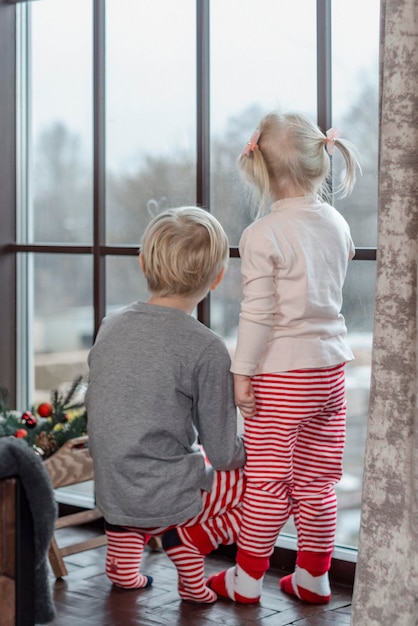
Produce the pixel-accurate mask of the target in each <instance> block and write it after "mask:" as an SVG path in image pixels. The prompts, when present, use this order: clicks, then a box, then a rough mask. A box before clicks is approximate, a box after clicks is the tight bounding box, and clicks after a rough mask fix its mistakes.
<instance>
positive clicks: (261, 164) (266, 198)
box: [237, 130, 271, 218]
mask: <svg viewBox="0 0 418 626" xmlns="http://www.w3.org/2000/svg"><path fill="white" fill-rule="evenodd" d="M259 139H260V132H259V131H258V130H257V131H255V132H254V133H253V135H252V136H251V139H250V141H249V142H248V143H247V145H246V146H245V148H244V150H243V151H242V153H241V154H240V156H239V157H238V162H237V163H238V169H239V172H240V174H241V177H242V178H243V179H244V181H245V182H246V183H249V185H250V189H251V204H252V213H253V216H254V217H255V218H258V217H260V216H261V215H263V214H264V213H265V212H266V211H267V209H268V207H269V205H270V202H271V197H270V176H269V173H268V170H267V165H266V162H265V160H264V156H263V154H262V152H261V150H260V148H259V145H258V142H259Z"/></svg>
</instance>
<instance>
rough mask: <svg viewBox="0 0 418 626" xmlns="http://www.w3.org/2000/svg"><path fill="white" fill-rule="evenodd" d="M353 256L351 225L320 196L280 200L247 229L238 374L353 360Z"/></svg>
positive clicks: (236, 358) (234, 365)
mask: <svg viewBox="0 0 418 626" xmlns="http://www.w3.org/2000/svg"><path fill="white" fill-rule="evenodd" d="M354 253H355V249H354V244H353V241H352V239H351V235H350V229H349V226H348V224H347V222H346V221H345V219H344V218H343V217H342V215H341V214H340V213H338V211H337V210H336V209H334V208H333V207H332V206H330V205H329V204H327V203H325V202H322V201H321V200H320V199H318V198H317V197H316V196H308V197H301V198H289V199H285V200H280V201H278V202H276V203H274V204H273V205H272V209H271V213H269V214H268V215H266V216H265V217H262V218H261V219H259V220H257V221H256V222H254V223H253V224H251V225H250V226H248V228H246V230H245V231H244V233H243V235H242V237H241V241H240V255H241V260H242V265H241V273H242V288H243V296H244V298H243V301H242V304H241V314H240V320H239V327H238V340H237V347H236V352H235V355H234V358H233V360H232V366H231V371H232V372H234V373H236V374H243V375H248V376H253V375H254V374H260V373H273V372H285V371H290V370H295V369H309V368H319V367H326V366H330V365H336V364H338V363H341V362H344V361H350V360H352V359H353V358H354V357H353V353H352V352H351V350H350V348H349V346H348V345H347V343H346V334H347V329H346V325H345V321H344V318H343V316H342V314H341V307H342V288H343V284H344V280H345V276H346V272H347V266H348V262H349V261H350V260H351V259H352V258H353V256H354Z"/></svg>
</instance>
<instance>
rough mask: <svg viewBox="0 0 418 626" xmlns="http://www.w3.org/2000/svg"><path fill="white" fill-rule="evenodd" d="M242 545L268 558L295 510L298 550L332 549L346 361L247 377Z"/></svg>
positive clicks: (240, 545)
mask: <svg viewBox="0 0 418 626" xmlns="http://www.w3.org/2000/svg"><path fill="white" fill-rule="evenodd" d="M252 384H253V388H254V392H255V396H256V405H257V415H256V416H255V417H254V418H248V419H246V420H245V447H246V451H247V463H246V466H245V475H246V481H247V482H246V490H245V494H244V503H243V515H242V521H241V531H240V535H239V539H238V547H239V549H240V550H242V551H243V552H245V553H247V554H251V555H253V556H255V557H261V558H263V557H264V558H265V557H269V556H270V555H271V553H272V552H273V549H274V545H275V542H276V539H277V536H278V534H279V532H280V530H281V528H282V527H283V525H284V524H285V522H286V521H287V520H288V518H289V516H290V515H291V514H293V516H294V521H295V525H296V529H297V535H298V551H309V552H321V553H329V552H332V550H333V546H334V537H335V528H336V517H337V501H336V494H335V489H334V487H335V484H336V483H337V482H338V481H339V480H340V478H341V475H342V458H343V451H344V443H345V416H346V399H345V375H344V364H340V365H336V366H333V367H326V368H321V369H310V370H294V371H291V372H285V373H280V374H260V375H256V376H254V377H253V379H252Z"/></svg>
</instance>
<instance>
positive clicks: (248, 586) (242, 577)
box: [207, 550, 269, 604]
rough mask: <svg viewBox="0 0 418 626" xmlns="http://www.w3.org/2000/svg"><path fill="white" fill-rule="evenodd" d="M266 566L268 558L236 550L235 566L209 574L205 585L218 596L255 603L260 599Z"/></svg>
mask: <svg viewBox="0 0 418 626" xmlns="http://www.w3.org/2000/svg"><path fill="white" fill-rule="evenodd" d="M268 567H269V559H268V558H264V557H257V556H253V555H249V554H246V553H245V552H242V551H241V550H238V553H237V558H236V565H235V567H230V568H229V569H227V570H224V571H223V572H219V574H214V575H213V576H210V577H209V578H208V580H207V585H208V587H210V588H211V589H213V590H214V591H216V593H217V594H218V595H219V596H222V597H224V598H229V599H230V600H234V602H240V603H241V604H256V603H257V602H259V601H260V596H261V590H262V586H263V579H264V574H265V572H266V571H267V569H268Z"/></svg>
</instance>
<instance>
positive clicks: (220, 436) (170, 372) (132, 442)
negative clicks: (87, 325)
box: [86, 302, 245, 528]
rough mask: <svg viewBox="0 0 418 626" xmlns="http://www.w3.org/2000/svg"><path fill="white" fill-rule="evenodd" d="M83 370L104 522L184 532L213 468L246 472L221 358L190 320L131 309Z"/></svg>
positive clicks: (225, 357)
mask: <svg viewBox="0 0 418 626" xmlns="http://www.w3.org/2000/svg"><path fill="white" fill-rule="evenodd" d="M89 367H90V377H89V385H88V390H87V394H86V407H87V414H88V433H89V447H90V451H91V455H92V457H93V462H94V474H95V489H96V498H97V506H98V507H99V508H100V510H101V511H102V513H103V515H104V517H105V519H106V521H107V522H109V523H111V524H118V525H126V526H137V527H140V528H150V527H156V526H170V525H174V524H181V523H183V522H185V521H187V520H188V519H189V518H191V517H193V516H194V515H196V514H197V513H199V512H200V509H201V493H200V492H201V490H205V491H210V489H211V485H212V480H213V468H215V469H218V470H228V469H235V468H237V467H242V466H243V465H244V463H245V451H244V446H243V440H242V438H241V437H240V436H238V435H237V413H236V408H235V404H234V393H233V381H232V375H231V374H230V372H229V368H230V358H229V354H228V351H227V349H226V346H225V344H224V342H223V341H222V339H221V338H220V337H218V336H217V335H216V334H215V333H213V332H212V331H211V330H210V329H208V328H207V327H205V326H204V325H203V324H201V323H200V322H198V321H197V320H196V319H194V318H193V317H191V316H190V315H187V314H186V313H184V312H183V311H180V310H178V309H174V308H169V307H163V306H156V305H152V304H148V303H142V302H136V303H133V304H131V305H129V306H128V307H126V308H124V309H122V310H121V311H119V312H117V313H115V314H114V315H111V316H109V317H108V318H106V319H105V320H104V322H103V324H102V327H101V329H100V331H99V333H98V336H97V339H96V342H95V345H94V346H93V348H92V349H91V351H90V354H89ZM197 433H198V435H199V438H200V443H201V444H202V445H203V448H204V450H205V452H206V455H207V457H208V459H209V461H210V463H211V466H208V465H207V464H205V461H204V458H203V455H202V452H201V450H200V448H199V447H198V446H197V445H196V434H197Z"/></svg>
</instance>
